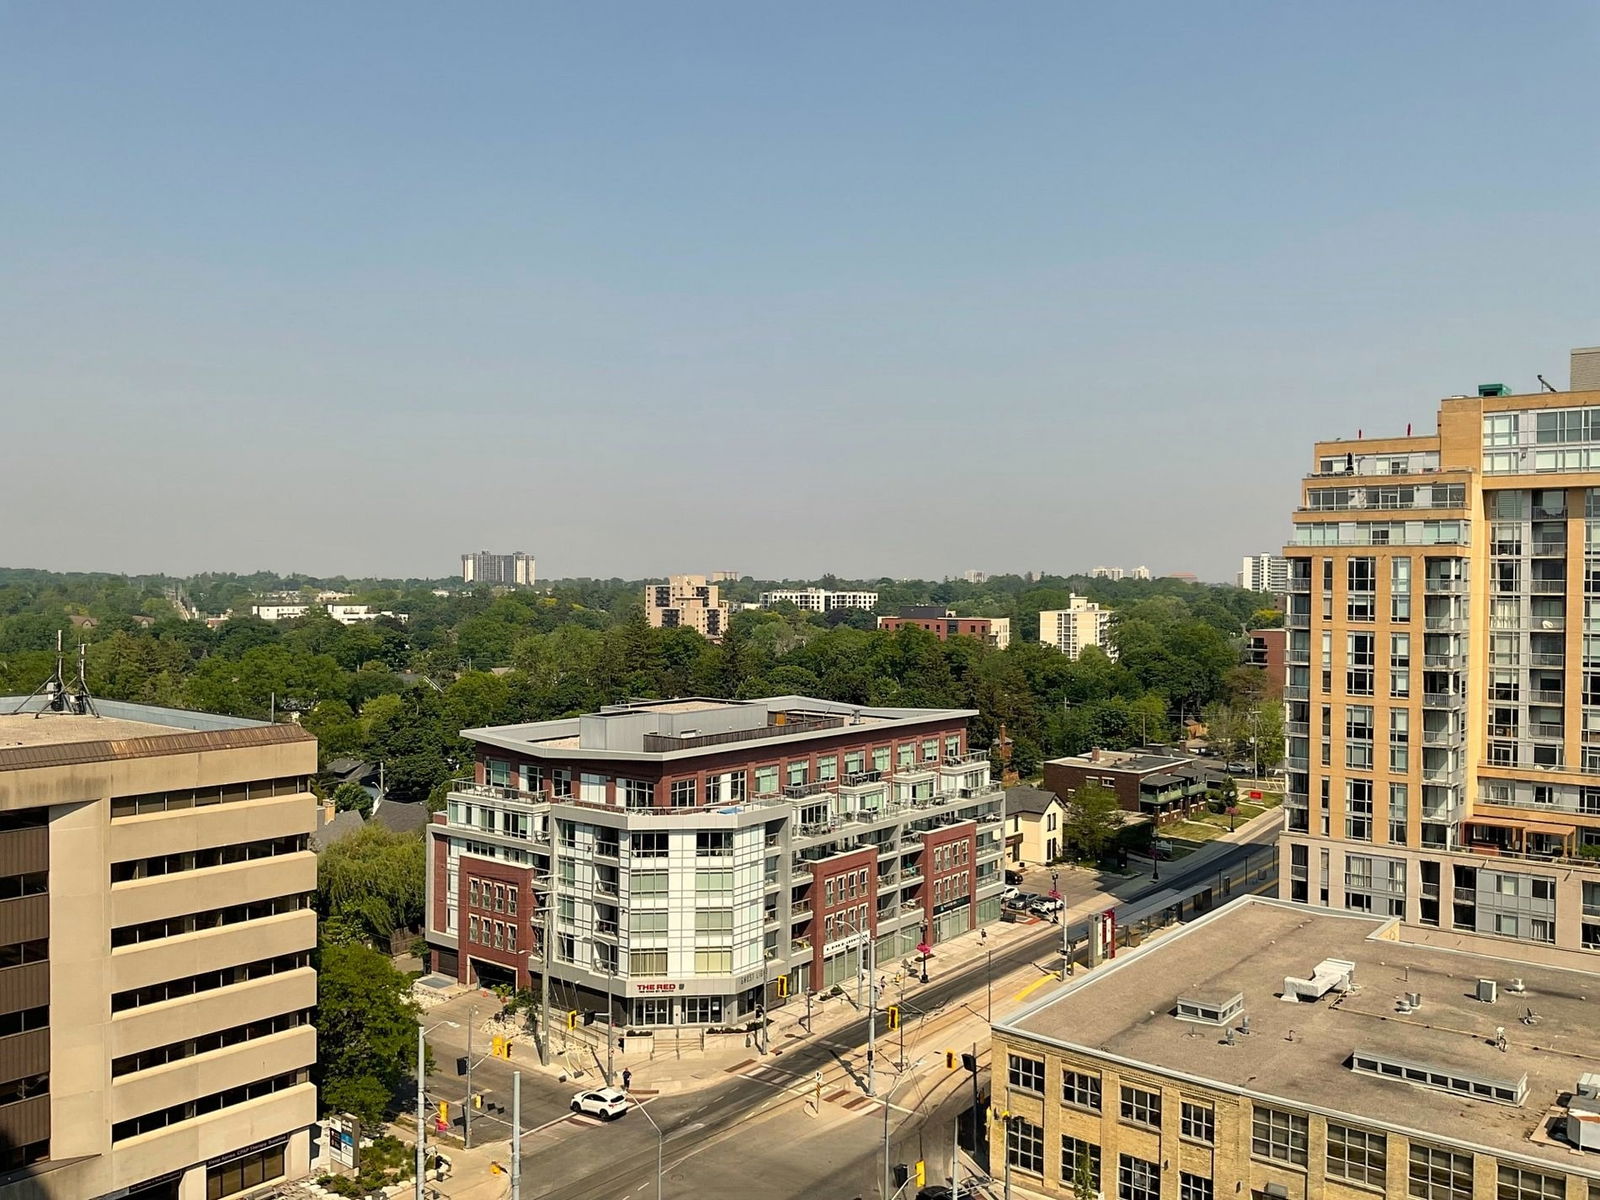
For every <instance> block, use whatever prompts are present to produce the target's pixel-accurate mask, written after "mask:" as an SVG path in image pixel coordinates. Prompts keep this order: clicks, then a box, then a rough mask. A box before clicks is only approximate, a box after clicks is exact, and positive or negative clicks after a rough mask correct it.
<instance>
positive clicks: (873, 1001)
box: [866, 923, 878, 1096]
mask: <svg viewBox="0 0 1600 1200" xmlns="http://www.w3.org/2000/svg"><path fill="white" fill-rule="evenodd" d="M866 936H867V1095H869V1096H870V1095H872V1067H873V1059H874V1058H875V1057H876V1056H875V1051H876V1049H877V1042H878V976H877V973H876V971H875V964H874V962H873V956H874V953H875V951H876V947H875V946H873V944H872V926H871V924H870V923H869V924H868V925H867V935H866Z"/></svg>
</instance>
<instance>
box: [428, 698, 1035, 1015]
mask: <svg viewBox="0 0 1600 1200" xmlns="http://www.w3.org/2000/svg"><path fill="white" fill-rule="evenodd" d="M974 715H976V714H975V713H973V712H972V711H970V710H956V709H950V710H943V709H908V708H871V707H865V708H864V707H858V706H854V705H847V704H835V703H831V702H828V701H824V700H816V699H812V698H809V697H805V696H779V697H774V698H771V699H766V700H747V701H728V700H702V699H680V700H665V701H639V702H636V703H632V704H626V705H617V706H613V707H608V708H605V709H602V710H601V711H600V712H597V713H590V714H588V715H586V716H582V717H574V718H570V719H567V720H559V721H542V722H538V723H536V724H531V725H514V726H504V727H499V728H491V729H469V730H466V731H465V732H464V733H463V735H462V736H464V737H465V738H467V739H468V740H469V741H471V742H473V743H474V744H475V747H476V751H475V762H474V776H473V778H472V779H469V780H463V781H460V782H458V783H457V784H456V785H455V786H454V787H453V788H452V790H451V792H450V795H449V800H448V804H447V807H446V810H445V812H443V813H441V814H439V815H437V816H436V817H435V819H434V824H432V825H430V826H429V828H428V854H429V859H428V861H429V864H430V866H429V874H428V905H427V940H428V942H429V944H430V945H431V946H432V947H433V948H434V952H435V955H436V958H435V963H436V967H437V969H438V970H440V971H443V972H448V973H453V974H455V975H456V976H457V978H459V979H461V980H462V981H463V982H476V983H479V984H485V985H487V984H496V983H506V984H516V985H518V986H531V985H532V981H533V980H534V979H535V978H536V977H537V976H538V975H539V974H540V973H541V972H542V971H544V970H545V969H546V961H547V960H546V958H545V953H544V951H545V941H544V935H545V930H546V928H547V925H548V928H549V931H550V936H551V939H552V944H551V946H550V949H551V954H550V957H549V959H548V970H549V972H550V980H551V991H552V994H553V995H554V996H556V997H558V998H559V1001H560V1005H561V1007H563V1008H581V1009H584V1010H585V1011H593V1012H605V1011H610V1012H611V1013H612V1015H613V1018H614V1020H616V1021H617V1022H618V1023H619V1024H621V1023H625V1024H627V1025H629V1026H631V1027H645V1028H649V1027H664V1026H674V1025H690V1026H710V1025H720V1024H723V1023H724V1022H729V1021H733V1020H735V1019H741V1018H745V1017H748V1016H749V1015H751V1014H752V1013H753V1012H754V1011H755V1009H756V1008H757V1007H758V1006H762V1005H765V1006H768V1007H770V1006H772V1005H775V1004H778V1003H781V1002H782V999H783V997H784V996H799V995H801V994H802V993H804V992H805V991H807V990H815V989H819V988H824V987H827V986H829V985H832V984H834V983H837V982H839V981H841V980H845V979H853V978H855V975H856V973H857V972H858V971H859V970H860V969H862V966H863V963H864V959H865V957H866V941H867V939H868V938H872V939H875V947H876V953H877V956H878V958H879V960H881V961H882V962H884V963H885V964H888V963H892V962H898V961H900V960H901V959H902V958H904V957H906V956H909V955H912V954H913V953H914V952H915V948H916V947H917V945H918V944H919V943H921V942H923V941H927V942H930V943H933V944H938V943H940V942H944V941H947V940H949V939H951V938H954V937H958V936H960V935H961V934H963V933H966V932H968V931H969V930H972V929H974V928H976V927H977V926H979V925H982V924H985V923H988V922H990V921H994V920H998V919H999V916H1000V892H1001V890H1002V888H1003V886H1004V883H1003V875H1002V869H1001V865H1000V859H1001V853H1002V849H1003V848H1002V845H1001V835H1002V823H1003V817H1004V811H1005V800H1004V793H1003V792H1002V791H1001V789H1000V787H999V785H998V784H996V783H991V782H990V779H989V760H988V757H987V755H986V754H985V753H984V752H983V751H978V750H974V749H972V748H971V747H970V746H969V745H968V742H967V722H968V720H970V719H971V718H972V717H973V716H974Z"/></svg>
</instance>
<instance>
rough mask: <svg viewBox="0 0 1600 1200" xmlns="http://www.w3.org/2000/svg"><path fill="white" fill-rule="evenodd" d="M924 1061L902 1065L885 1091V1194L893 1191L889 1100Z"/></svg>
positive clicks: (918, 1060)
mask: <svg viewBox="0 0 1600 1200" xmlns="http://www.w3.org/2000/svg"><path fill="white" fill-rule="evenodd" d="M924 1061H925V1060H924V1059H921V1058H919V1059H917V1061H916V1062H914V1063H912V1064H911V1066H910V1068H909V1069H907V1068H906V1067H904V1066H902V1067H901V1068H900V1074H899V1076H898V1077H897V1078H896V1079H895V1081H894V1082H893V1083H891V1084H890V1085H889V1086H888V1088H887V1089H886V1090H885V1091H884V1093H883V1194H884V1195H885V1196H888V1195H890V1194H891V1193H892V1192H893V1188H892V1187H891V1186H890V1173H889V1109H890V1107H891V1106H890V1103H889V1101H890V1100H891V1099H893V1097H894V1090H895V1088H897V1087H899V1086H900V1085H901V1084H902V1083H904V1082H905V1081H906V1080H907V1079H908V1078H910V1072H911V1071H914V1070H916V1069H917V1068H918V1067H920V1066H921V1065H922V1064H923V1062H924Z"/></svg>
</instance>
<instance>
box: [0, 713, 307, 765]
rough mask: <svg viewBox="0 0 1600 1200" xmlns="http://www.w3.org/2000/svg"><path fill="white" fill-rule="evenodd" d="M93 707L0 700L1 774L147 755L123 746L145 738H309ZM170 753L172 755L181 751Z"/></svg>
mask: <svg viewBox="0 0 1600 1200" xmlns="http://www.w3.org/2000/svg"><path fill="white" fill-rule="evenodd" d="M94 707H95V709H96V711H97V712H98V713H99V715H98V716H96V715H94V714H93V713H87V712H85V713H56V712H48V711H41V710H42V709H44V708H45V705H44V703H43V702H42V701H41V700H40V699H38V698H32V697H27V696H0V770H4V769H8V768H14V767H26V766H39V765H46V764H49V763H55V762H62V763H65V762H72V761H84V760H100V759H106V758H115V757H125V756H133V755H136V754H139V753H148V752H149V751H148V750H141V749H140V748H137V747H133V746H128V745H126V743H130V742H142V741H143V739H147V738H164V739H171V738H173V737H174V736H175V735H176V736H178V737H180V738H182V737H183V735H195V736H194V738H193V739H192V740H196V741H208V742H210V743H211V744H214V745H229V744H234V743H238V744H263V743H266V742H276V741H298V740H302V739H308V738H310V736H311V735H310V734H308V733H306V732H305V731H304V730H302V729H300V727H299V726H296V725H272V724H269V723H268V722H266V721H252V720H249V719H246V718H243V717H225V716H221V715H219V714H216V713H201V712H189V711H187V710H184V709H177V708H160V707H157V706H155V705H150V704H127V703H123V702H121V701H116V700H95V701H94ZM146 745H148V743H146ZM164 745H165V744H164ZM170 748H171V750H174V751H176V750H178V749H181V746H180V745H178V744H173V745H171V747H170ZM163 752H164V751H163Z"/></svg>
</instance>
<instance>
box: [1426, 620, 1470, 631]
mask: <svg viewBox="0 0 1600 1200" xmlns="http://www.w3.org/2000/svg"><path fill="white" fill-rule="evenodd" d="M1422 627H1423V628H1424V629H1426V630H1428V631H1429V632H1432V633H1465V632H1466V629H1467V620H1466V618H1465V617H1424V618H1423V619H1422Z"/></svg>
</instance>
